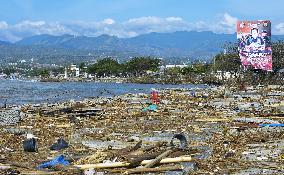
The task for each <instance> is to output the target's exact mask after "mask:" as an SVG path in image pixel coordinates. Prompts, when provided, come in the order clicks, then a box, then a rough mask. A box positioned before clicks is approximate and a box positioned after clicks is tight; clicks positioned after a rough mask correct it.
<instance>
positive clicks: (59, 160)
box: [37, 155, 70, 169]
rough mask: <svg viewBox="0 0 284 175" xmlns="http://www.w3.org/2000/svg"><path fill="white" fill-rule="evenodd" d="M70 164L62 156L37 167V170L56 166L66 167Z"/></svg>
mask: <svg viewBox="0 0 284 175" xmlns="http://www.w3.org/2000/svg"><path fill="white" fill-rule="evenodd" d="M69 164H70V163H69V162H68V161H67V160H65V159H64V156H63V155H59V156H57V157H55V158H54V159H52V160H51V161H48V162H45V163H42V164H40V165H39V166H37V168H38V169H44V168H53V167H55V166H56V165H64V166H68V165H69Z"/></svg>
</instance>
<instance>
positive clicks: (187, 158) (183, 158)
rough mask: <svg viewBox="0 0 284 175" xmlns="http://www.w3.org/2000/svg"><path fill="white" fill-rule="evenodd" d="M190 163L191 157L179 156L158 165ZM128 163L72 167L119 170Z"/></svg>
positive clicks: (164, 160) (143, 162)
mask: <svg viewBox="0 0 284 175" xmlns="http://www.w3.org/2000/svg"><path fill="white" fill-rule="evenodd" d="M151 161H153V160H143V161H142V162H141V165H146V164H148V163H150V162H151ZM190 161H192V157H191V156H181V157H175V158H164V159H162V160H161V161H160V162H159V163H161V164H165V163H178V162H190ZM129 165H130V163H128V162H112V163H99V164H85V165H74V166H75V167H78V168H81V169H89V168H95V169H100V168H119V167H127V166H129Z"/></svg>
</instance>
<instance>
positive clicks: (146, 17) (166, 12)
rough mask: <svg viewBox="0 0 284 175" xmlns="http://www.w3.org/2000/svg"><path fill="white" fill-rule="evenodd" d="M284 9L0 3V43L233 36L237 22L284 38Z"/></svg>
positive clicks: (148, 2)
mask: <svg viewBox="0 0 284 175" xmlns="http://www.w3.org/2000/svg"><path fill="white" fill-rule="evenodd" d="M283 6H284V1H283V0H271V1H267V0H266V1H264V0H192V1H191V0H0V40H8V41H17V40H20V39H21V38H23V37H27V36H32V35H37V34H52V35H62V34H73V35H87V36H97V35H100V34H110V35H116V36H118V37H133V36H137V35H140V34H145V33H150V32H174V31H181V30H186V31H191V30H196V31H213V32H215V33H234V32H235V28H236V27H235V23H236V20H238V19H239V20H258V19H268V20H271V21H272V31H273V33H272V34H284V19H283V18H282V17H283V16H284V10H283V9H282V8H283Z"/></svg>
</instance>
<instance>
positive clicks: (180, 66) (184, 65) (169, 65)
mask: <svg viewBox="0 0 284 175" xmlns="http://www.w3.org/2000/svg"><path fill="white" fill-rule="evenodd" d="M175 67H178V68H184V67H187V65H186V64H168V65H166V67H165V69H169V68H175Z"/></svg>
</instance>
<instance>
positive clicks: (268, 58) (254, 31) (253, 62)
mask: <svg viewBox="0 0 284 175" xmlns="http://www.w3.org/2000/svg"><path fill="white" fill-rule="evenodd" d="M237 38H238V50H239V55H240V59H241V62H242V65H243V66H244V67H245V68H247V67H249V66H251V67H253V68H254V69H262V70H266V71H271V70H272V48H271V22H270V21H268V20H262V21H238V22H237Z"/></svg>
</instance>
